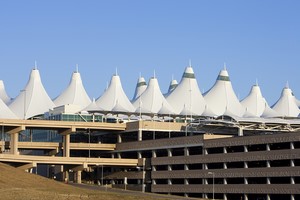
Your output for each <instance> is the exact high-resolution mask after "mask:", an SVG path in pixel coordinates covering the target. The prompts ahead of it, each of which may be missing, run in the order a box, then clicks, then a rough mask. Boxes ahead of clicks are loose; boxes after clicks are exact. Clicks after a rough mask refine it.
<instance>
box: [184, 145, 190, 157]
mask: <svg viewBox="0 0 300 200" xmlns="http://www.w3.org/2000/svg"><path fill="white" fill-rule="evenodd" d="M184 155H185V156H189V155H190V152H189V148H188V147H185V148H184Z"/></svg>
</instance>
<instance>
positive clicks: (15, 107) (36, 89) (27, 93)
mask: <svg viewBox="0 0 300 200" xmlns="http://www.w3.org/2000/svg"><path fill="white" fill-rule="evenodd" d="M53 107H55V105H54V103H53V102H52V100H51V99H50V97H49V96H48V94H47V92H46V90H45V88H44V86H43V84H42V81H41V77H40V73H39V70H38V69H36V68H34V69H33V70H32V71H31V73H30V76H29V80H28V82H27V84H26V86H25V88H24V89H23V90H22V91H21V92H20V94H19V95H18V96H17V97H16V98H15V99H14V100H13V102H12V103H11V104H10V105H9V108H10V109H11V110H12V111H13V112H14V113H15V114H16V115H17V117H18V118H20V119H23V118H25V119H27V118H30V117H34V116H36V115H40V114H44V113H45V112H47V111H49V109H53ZM24 112H25V114H24Z"/></svg>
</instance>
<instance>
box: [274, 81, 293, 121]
mask: <svg viewBox="0 0 300 200" xmlns="http://www.w3.org/2000/svg"><path fill="white" fill-rule="evenodd" d="M272 108H273V109H274V110H275V111H276V112H277V113H279V114H280V115H281V116H283V117H298V115H299V108H298V105H297V103H296V98H295V96H294V94H293V92H292V90H291V89H290V88H289V87H284V88H283V90H282V92H281V96H280V98H279V99H278V101H277V102H276V103H275V104H274V105H273V106H272Z"/></svg>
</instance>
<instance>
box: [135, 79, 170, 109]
mask: <svg viewBox="0 0 300 200" xmlns="http://www.w3.org/2000/svg"><path fill="white" fill-rule="evenodd" d="M133 106H134V107H135V109H136V112H140V111H141V112H142V113H158V112H159V111H161V113H160V114H169V113H171V114H172V113H174V111H173V108H172V107H171V106H170V104H169V103H168V102H167V100H166V99H165V97H164V96H163V94H162V93H161V90H160V87H159V84H158V81H157V79H156V78H155V77H152V78H151V79H150V80H149V85H148V87H147V89H146V90H145V91H144V92H143V94H141V96H140V97H139V98H137V99H136V100H135V101H134V102H133ZM162 107H163V109H162V110H161V108H162Z"/></svg>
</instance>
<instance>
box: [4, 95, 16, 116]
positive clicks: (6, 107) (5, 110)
mask: <svg viewBox="0 0 300 200" xmlns="http://www.w3.org/2000/svg"><path fill="white" fill-rule="evenodd" d="M0 119H17V116H16V115H15V114H14V113H13V112H12V111H11V110H10V109H9V107H8V106H7V105H6V104H5V103H4V102H3V100H2V99H0Z"/></svg>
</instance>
